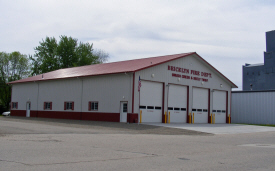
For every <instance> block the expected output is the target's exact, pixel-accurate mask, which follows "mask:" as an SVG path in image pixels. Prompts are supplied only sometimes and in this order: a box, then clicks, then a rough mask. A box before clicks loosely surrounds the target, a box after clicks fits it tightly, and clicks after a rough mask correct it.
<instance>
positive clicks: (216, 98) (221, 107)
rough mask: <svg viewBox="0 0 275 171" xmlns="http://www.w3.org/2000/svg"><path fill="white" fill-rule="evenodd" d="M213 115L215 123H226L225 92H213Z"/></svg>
mask: <svg viewBox="0 0 275 171" xmlns="http://www.w3.org/2000/svg"><path fill="white" fill-rule="evenodd" d="M212 114H215V123H226V92H225V91H217V90H214V92H213V111H212Z"/></svg>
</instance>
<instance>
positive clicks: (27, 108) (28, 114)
mask: <svg viewBox="0 0 275 171" xmlns="http://www.w3.org/2000/svg"><path fill="white" fill-rule="evenodd" d="M30 112H31V102H27V106H26V117H30Z"/></svg>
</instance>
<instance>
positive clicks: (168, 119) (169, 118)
mask: <svg viewBox="0 0 275 171" xmlns="http://www.w3.org/2000/svg"><path fill="white" fill-rule="evenodd" d="M168 123H170V112H169V115H168Z"/></svg>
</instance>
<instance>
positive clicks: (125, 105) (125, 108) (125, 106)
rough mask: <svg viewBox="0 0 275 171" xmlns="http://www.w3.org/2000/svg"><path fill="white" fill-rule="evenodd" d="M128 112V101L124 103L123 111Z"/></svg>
mask: <svg viewBox="0 0 275 171" xmlns="http://www.w3.org/2000/svg"><path fill="white" fill-rule="evenodd" d="M126 112H127V103H123V113H126Z"/></svg>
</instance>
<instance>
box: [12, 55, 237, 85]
mask: <svg viewBox="0 0 275 171" xmlns="http://www.w3.org/2000/svg"><path fill="white" fill-rule="evenodd" d="M193 54H196V55H197V53H196V52H190V53H181V54H175V55H167V56H159V57H151V58H142V59H134V60H128V61H120V62H112V63H103V64H96V65H87V66H81V67H73V68H65V69H59V70H56V71H51V72H48V73H44V74H40V75H36V76H33V77H29V78H25V79H21V80H17V81H13V82H10V83H8V84H15V83H23V82H33V81H46V80H55V79H64V78H74V77H87V76H95V75H106V74H115V73H125V72H136V71H139V70H142V69H145V68H149V67H153V66H155V65H159V64H162V63H165V62H168V61H171V60H175V59H178V58H182V57H186V56H190V55H193ZM197 56H198V57H199V58H201V57H200V56H199V55H197ZM201 59H202V60H203V61H205V60H204V59H203V58H201ZM205 62H206V61H205ZM206 63H207V64H208V65H210V64H209V63H208V62H206ZM210 66H211V67H212V68H214V67H213V66H212V65H210ZM214 69H215V68H214ZM215 70H216V69H215ZM216 71H217V72H218V73H219V74H221V73H220V72H219V71H218V70H216ZM221 75H222V74H221ZM222 76H223V77H225V76H224V75H222ZM225 78H226V77H225ZM226 79H227V78H226ZM227 80H228V81H229V82H230V83H232V82H231V81H230V80H229V79H227ZM232 84H233V85H234V86H236V85H235V84H234V83H232ZM236 87H237V86H236Z"/></svg>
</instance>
